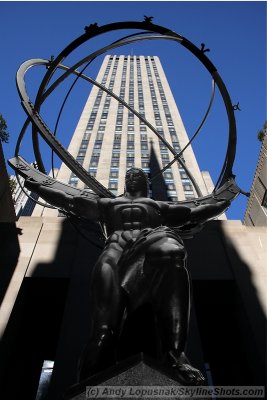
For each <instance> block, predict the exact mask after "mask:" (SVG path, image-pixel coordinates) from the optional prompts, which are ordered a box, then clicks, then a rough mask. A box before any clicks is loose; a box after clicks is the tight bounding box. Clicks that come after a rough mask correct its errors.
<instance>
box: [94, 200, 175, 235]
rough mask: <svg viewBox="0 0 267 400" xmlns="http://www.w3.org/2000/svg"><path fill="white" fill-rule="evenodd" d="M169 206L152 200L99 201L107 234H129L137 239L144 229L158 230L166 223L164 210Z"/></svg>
mask: <svg viewBox="0 0 267 400" xmlns="http://www.w3.org/2000/svg"><path fill="white" fill-rule="evenodd" d="M167 207H168V206H167V205H166V204H164V203H161V202H156V201H154V200H152V199H150V198H146V197H141V198H138V199H133V200H132V199H129V198H127V197H118V198H116V199H101V200H99V208H100V213H101V216H102V219H103V222H104V223H105V225H106V229H107V233H108V235H110V234H111V233H114V232H116V233H119V232H129V234H131V237H132V238H134V237H136V236H137V235H138V234H139V233H140V231H141V230H142V229H144V228H156V227H158V226H160V225H162V224H163V223H164V217H163V215H164V210H165V208H167Z"/></svg>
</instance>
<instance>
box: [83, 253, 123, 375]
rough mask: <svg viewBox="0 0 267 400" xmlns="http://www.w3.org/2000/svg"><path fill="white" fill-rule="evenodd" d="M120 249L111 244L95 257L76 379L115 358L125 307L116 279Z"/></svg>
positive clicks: (91, 373) (99, 369) (98, 368)
mask: <svg viewBox="0 0 267 400" xmlns="http://www.w3.org/2000/svg"><path fill="white" fill-rule="evenodd" d="M120 255H121V252H120V251H119V250H118V249H116V246H111V248H109V249H108V250H105V251H104V253H103V254H102V255H101V256H100V258H99V260H98V261H97V263H96V265H95V268H94V273H93V278H92V304H93V321H92V322H93V325H92V335H91V338H90V341H89V343H88V345H87V346H86V348H85V350H84V352H83V354H82V357H81V360H80V365H79V378H78V379H79V381H81V380H83V379H85V378H87V377H88V376H90V375H93V374H95V373H97V372H99V371H101V370H103V369H105V368H107V367H108V366H110V365H112V364H113V363H114V362H115V348H116V342H117V338H118V335H119V330H120V324H121V321H122V317H123V312H124V309H125V305H124V304H125V302H124V298H123V293H122V289H121V287H120V284H119V280H118V271H117V262H118V259H119V257H120Z"/></svg>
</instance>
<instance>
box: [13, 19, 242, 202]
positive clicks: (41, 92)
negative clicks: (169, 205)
mask: <svg viewBox="0 0 267 400" xmlns="http://www.w3.org/2000/svg"><path fill="white" fill-rule="evenodd" d="M151 20H152V17H149V18H148V17H145V20H144V21H143V22H132V21H127V22H116V23H111V24H107V25H103V26H98V25H97V24H96V23H94V24H91V25H90V26H88V27H85V33H84V34H83V35H81V36H79V37H78V38H76V39H75V40H74V41H73V42H71V43H70V44H69V45H68V46H67V47H66V48H65V49H64V50H62V52H61V53H60V54H59V55H58V56H57V57H55V58H54V59H51V60H45V59H31V60H28V61H26V62H24V63H23V64H22V65H21V66H20V68H19V70H18V72H17V88H18V92H19V95H20V97H21V101H22V106H23V108H24V110H25V112H26V114H27V120H26V121H25V123H24V126H23V128H22V130H21V133H20V135H19V138H18V142H17V145H16V149H15V156H14V158H12V159H11V160H9V164H10V166H11V167H12V168H14V169H15V171H16V174H19V175H21V176H22V177H23V178H31V179H33V180H35V181H37V182H39V183H40V184H42V185H49V186H52V187H53V188H55V189H59V190H63V191H64V192H65V193H67V194H69V195H74V196H76V195H79V194H81V193H82V195H83V196H94V195H97V196H100V197H114V194H113V193H112V192H110V191H109V190H108V189H107V188H105V187H104V186H103V185H102V184H101V183H100V182H98V181H97V180H96V179H95V178H94V177H93V176H91V175H90V173H89V172H88V171H86V170H85V169H84V168H83V167H82V165H81V164H80V163H78V162H77V161H76V160H75V159H74V157H73V156H72V155H71V154H70V153H69V152H68V151H67V150H66V149H65V148H64V147H63V146H62V145H61V143H60V142H59V140H58V139H57V138H56V135H55V132H52V131H51V130H50V129H49V127H48V126H47V125H46V123H45V122H44V121H43V119H42V118H41V116H40V110H41V107H42V105H43V103H44V102H45V100H46V99H47V98H48V97H49V96H50V95H51V94H52V93H53V92H54V90H55V89H56V88H57V87H58V86H59V85H60V84H61V83H62V82H63V81H64V80H65V79H67V78H68V77H69V76H70V75H71V74H74V75H75V76H76V77H77V79H78V78H80V79H84V80H85V81H88V82H90V83H91V84H93V85H95V86H97V87H98V88H100V89H101V90H103V91H104V92H106V93H107V94H108V95H110V96H111V97H113V98H114V99H116V100H117V101H118V102H119V103H121V104H123V105H124V107H126V108H127V109H129V110H130V111H131V112H132V113H133V114H134V115H136V116H137V117H138V118H139V119H140V120H141V121H143V122H144V124H145V125H146V126H147V127H148V128H149V129H150V130H151V131H152V132H153V133H154V134H155V135H156V136H157V137H158V138H159V139H160V140H161V141H162V142H163V143H164V144H165V146H166V147H167V148H168V149H169V151H170V152H171V153H172V154H173V160H172V161H171V162H170V163H169V164H168V165H167V166H166V167H164V168H163V169H162V170H161V171H160V173H163V172H164V170H165V169H166V168H168V167H170V165H171V164H172V163H174V162H178V163H180V165H182V167H183V168H184V170H185V171H186V173H187V175H188V177H189V179H190V180H191V182H192V184H193V186H194V188H195V190H196V193H197V197H195V198H193V199H190V200H184V201H179V202H178V203H181V204H186V205H187V206H189V207H191V208H192V207H196V206H198V205H200V204H205V203H216V202H217V201H221V200H223V199H225V200H230V201H232V200H233V199H234V198H235V197H236V196H237V195H238V194H239V193H240V192H242V191H241V189H240V188H238V186H237V185H236V183H235V180H234V175H233V172H232V168H233V163H234V159H235V152H236V123H235V115H234V111H235V106H233V105H232V103H231V99H230V96H229V93H228V91H227V89H226V87H225V84H224V82H223V80H222V79H221V77H220V75H219V73H218V72H217V70H216V68H215V66H214V65H213V64H212V62H211V61H210V60H209V59H208V57H207V56H206V52H207V50H206V49H205V46H204V44H201V48H200V49H199V48H198V47H196V46H195V45H194V44H193V43H191V42H190V41H189V40H187V39H186V38H185V37H183V36H181V35H179V34H177V33H176V32H174V31H172V30H170V29H168V28H165V27H163V26H159V25H155V24H153V23H152V22H151ZM118 30H138V32H137V33H131V34H129V35H128V36H125V37H122V38H121V39H119V40H117V41H115V42H113V43H111V44H109V45H107V46H105V47H103V48H101V49H99V50H97V51H95V52H93V53H91V54H89V55H87V56H86V57H85V58H83V59H81V60H79V61H78V62H77V63H76V64H75V65H73V66H71V67H68V66H66V65H64V64H63V62H64V59H65V58H66V57H67V56H69V55H70V54H71V53H72V52H74V51H75V50H76V49H77V48H78V47H79V46H81V45H82V44H84V43H85V42H87V41H89V40H90V39H92V38H94V37H96V36H98V35H103V34H105V33H108V32H112V31H118ZM144 40H168V41H174V42H176V43H177V44H179V45H182V46H184V47H185V48H186V49H187V50H188V51H189V52H191V53H192V54H193V55H194V56H195V57H197V59H198V60H199V61H200V62H201V63H202V64H203V66H204V67H205V68H206V69H207V70H208V72H209V74H210V75H211V78H212V94H211V99H210V103H209V106H208V109H207V112H206V114H205V116H204V118H203V120H202V122H201V124H200V126H199V128H198V129H197V131H196V132H195V134H194V135H193V136H192V138H191V140H190V141H189V143H188V144H187V145H186V146H185V147H184V149H182V150H181V151H180V152H179V153H177V152H176V151H175V150H174V149H173V147H172V146H171V145H170V144H169V143H168V142H167V141H166V140H165V139H164V138H163V137H162V136H161V135H160V134H159V132H158V131H157V129H156V128H155V127H154V126H152V125H151V124H150V123H149V122H148V121H147V120H146V119H145V117H144V116H142V115H140V113H139V112H138V111H136V110H135V109H134V108H132V107H131V106H129V104H127V103H126V102H125V101H124V100H123V99H122V98H120V97H118V96H117V95H116V94H114V93H113V92H112V91H111V90H109V89H108V88H106V87H105V86H103V85H102V84H101V83H99V82H97V81H96V80H94V79H92V78H90V77H89V76H87V75H85V74H84V73H83V71H84V70H85V68H87V67H88V65H89V64H90V63H91V62H92V61H93V60H94V59H95V58H96V57H98V56H100V55H102V54H104V53H105V52H107V51H109V50H112V49H115V48H117V47H121V46H123V45H127V44H131V43H136V42H139V41H144ZM36 66H46V73H45V75H44V77H43V79H42V81H41V84H40V86H39V89H38V93H37V96H36V99H35V101H34V102H33V101H32V100H31V99H30V98H29V96H28V93H27V90H26V85H25V80H24V79H25V75H26V73H27V70H28V69H29V68H30V67H36ZM79 67H82V70H81V71H78V68H79ZM58 70H61V71H63V72H62V74H61V75H60V77H59V78H57V79H55V81H54V82H53V83H51V85H50V86H49V83H50V81H51V78H52V77H53V75H54V74H55V72H58ZM215 87H217V89H218V90H219V93H220V95H221V97H222V99H223V103H224V106H225V109H226V113H227V118H228V145H227V151H226V156H225V160H224V163H223V166H222V169H221V172H220V175H219V178H218V181H217V183H216V185H215V188H214V191H213V193H212V194H210V195H208V196H203V195H202V194H201V192H200V189H199V187H198V185H197V183H196V181H195V179H194V177H193V176H192V174H191V173H190V171H189V170H188V168H187V167H186V165H185V163H184V161H183V158H182V155H183V152H184V151H185V149H186V148H187V147H188V146H189V145H190V144H191V143H192V141H193V139H194V138H195V137H196V135H197V134H198V132H199V131H200V129H201V128H202V126H203V124H204V122H205V120H206V118H207V115H208V113H209V110H210V108H211V105H212V102H213V98H214V90H215ZM30 123H31V124H32V142H33V149H34V155H35V160H36V163H37V166H38V169H35V168H33V167H32V166H31V165H30V164H29V163H28V162H27V161H25V160H24V159H23V158H22V157H21V156H20V155H19V149H20V145H21V142H22V139H23V137H24V135H25V132H26V129H27V127H28V126H29V124H30ZM39 135H41V136H42V138H43V139H44V140H45V141H46V143H47V144H48V145H49V146H50V147H51V148H52V150H53V152H55V153H56V154H57V155H58V157H59V158H60V159H61V160H62V162H63V163H65V164H66V165H67V166H68V167H69V168H70V170H71V171H72V172H73V173H74V174H75V175H76V176H77V177H78V178H79V179H80V180H81V181H82V182H84V183H85V185H86V186H87V187H88V188H89V189H91V190H88V189H84V190H80V189H77V188H74V187H72V186H70V185H67V184H64V183H61V182H59V181H57V180H55V179H53V178H50V177H48V176H47V175H46V171H45V168H44V164H43V160H42V155H41V151H40V148H39ZM17 176H18V175H17ZM154 178H155V176H154V177H151V180H153V179H154ZM91 191H93V192H94V193H92V192H91ZM36 202H37V203H39V204H42V205H44V204H43V203H41V202H39V201H36ZM46 206H48V205H47V204H46ZM48 207H49V206H48ZM51 207H52V206H51Z"/></svg>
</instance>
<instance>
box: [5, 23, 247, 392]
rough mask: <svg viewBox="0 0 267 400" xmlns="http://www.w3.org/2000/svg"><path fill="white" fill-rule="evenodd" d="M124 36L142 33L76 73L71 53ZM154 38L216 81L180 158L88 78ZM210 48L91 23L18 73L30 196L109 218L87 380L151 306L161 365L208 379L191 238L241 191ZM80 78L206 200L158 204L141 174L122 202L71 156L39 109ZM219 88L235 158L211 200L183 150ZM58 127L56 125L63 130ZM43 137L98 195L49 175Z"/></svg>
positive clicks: (20, 168) (229, 157)
mask: <svg viewBox="0 0 267 400" xmlns="http://www.w3.org/2000/svg"><path fill="white" fill-rule="evenodd" d="M120 29H123V30H125V29H131V30H135V31H136V30H139V31H140V30H141V31H140V32H139V33H138V34H137V33H136V32H135V33H132V34H130V35H128V36H125V37H123V38H121V39H120V40H116V41H114V42H113V43H111V44H110V45H108V46H105V47H103V48H102V49H99V50H98V51H94V52H93V53H91V54H89V55H88V54H87V55H86V57H84V58H82V59H80V60H79V61H78V62H76V63H75V65H73V66H71V67H68V66H66V65H64V64H62V62H63V60H64V59H65V58H66V57H67V56H69V55H70V54H71V53H72V52H73V51H74V50H76V49H77V48H78V47H79V46H81V45H82V44H83V43H85V42H86V41H88V40H90V39H92V38H94V37H96V36H98V35H101V34H104V33H106V32H112V31H117V30H120ZM146 39H149V40H158V39H164V40H171V41H172V42H176V43H178V44H179V45H182V46H184V47H185V48H186V49H187V50H189V51H190V52H191V53H192V54H193V55H194V56H196V57H197V58H198V60H199V61H200V62H201V63H202V64H203V65H204V67H205V68H206V69H207V71H208V72H209V74H210V75H211V77H212V88H213V89H212V95H211V100H210V104H209V106H208V110H207V112H206V114H205V116H204V118H203V121H202V122H201V124H200V125H199V128H198V129H197V130H196V132H195V134H193V135H192V137H191V139H190V141H189V142H188V144H187V145H186V146H185V147H184V148H183V149H182V150H181V151H180V152H179V153H177V152H176V151H175V150H174V148H173V147H172V146H171V145H170V144H169V143H168V142H167V141H166V139H165V138H164V136H162V135H161V134H160V133H159V132H158V131H157V129H156V128H155V127H153V126H152V125H151V123H149V122H148V121H147V120H146V118H145V117H144V115H143V114H142V115H141V114H140V113H139V112H138V111H137V110H135V109H134V108H133V107H131V106H130V105H129V104H127V103H126V102H125V101H124V99H122V98H120V97H118V96H117V95H116V94H115V93H114V92H112V91H111V90H110V89H108V88H107V87H105V86H104V85H103V84H101V83H99V82H97V81H95V80H94V79H92V78H90V77H89V76H87V75H85V74H84V70H85V68H87V67H88V66H89V65H90V63H91V62H92V61H93V60H94V59H95V58H96V57H98V56H100V55H102V54H104V53H105V52H106V51H108V50H113V49H115V48H117V47H120V46H123V45H127V44H130V43H134V42H138V41H142V40H146ZM207 51H208V50H205V45H204V44H203V43H202V44H201V48H197V47H196V46H195V45H194V44H193V43H191V42H190V41H188V40H187V39H186V38H184V37H183V36H181V35H179V34H177V33H175V32H173V31H171V30H170V29H168V28H166V27H162V26H159V25H155V24H153V23H152V17H145V19H144V21H142V22H131V21H130V22H118V23H112V24H108V25H103V26H101V27H100V26H98V25H97V24H96V23H95V24H91V25H90V26H88V27H85V33H84V34H83V35H81V36H80V37H78V38H77V39H75V40H74V41H73V42H72V43H70V44H69V45H68V46H67V47H66V48H65V49H63V50H62V52H61V53H60V54H59V55H58V56H57V57H54V58H53V59H51V60H44V59H33V60H28V61H26V62H25V63H23V64H22V65H21V67H20V68H19V70H18V73H17V87H18V91H19V95H20V97H21V100H22V105H23V107H24V109H25V112H26V114H27V120H26V122H25V124H24V126H23V128H22V130H21V133H20V135H19V138H18V142H17V146H16V150H15V157H14V158H13V159H11V160H9V164H10V165H11V166H12V168H14V169H15V171H16V173H17V174H19V175H21V176H22V177H23V178H24V179H25V186H26V187H27V188H28V189H31V190H32V191H34V192H36V193H38V194H39V195H40V196H41V197H42V198H43V199H44V200H45V201H47V202H48V203H49V204H44V203H41V202H39V201H36V200H35V201H36V202H37V203H38V204H41V205H45V206H48V207H57V208H59V209H61V210H64V212H65V213H66V215H76V216H78V217H80V218H82V217H83V218H85V219H87V220H90V221H100V222H101V224H103V225H104V226H105V229H106V232H107V240H106V242H105V247H104V249H103V252H102V254H101V255H100V257H99V259H98V261H97V263H96V265H95V267H94V273H93V278H92V295H93V304H94V315H93V331H92V337H91V338H90V340H89V342H88V345H87V347H86V349H85V351H84V353H83V355H82V357H81V360H80V367H79V380H83V379H85V378H87V377H88V376H89V375H92V374H94V373H96V372H98V371H100V370H102V369H103V368H105V366H106V365H107V363H108V359H107V355H108V354H110V353H112V351H111V352H110V350H114V349H116V346H117V341H118V336H119V332H120V329H121V323H122V321H123V315H124V312H125V310H127V312H131V311H134V310H136V309H137V308H138V307H140V306H141V305H142V304H144V303H146V302H149V303H150V304H151V306H152V309H153V312H154V315H155V317H156V321H157V329H158V333H159V337H160V345H161V351H160V358H161V360H162V361H163V362H165V363H166V364H167V365H169V366H171V367H172V368H173V370H174V371H175V372H176V374H177V376H178V377H179V379H180V381H181V382H183V383H184V384H189V385H199V384H202V383H203V382H204V377H203V375H202V374H201V372H200V371H198V370H197V369H195V368H194V367H192V366H191V365H190V362H189V361H188V359H187V358H186V356H185V352H184V350H185V345H186V340H187V332H188V322H189V313H190V286H191V285H190V275H189V272H188V270H187V265H186V259H187V255H186V249H185V247H184V243H183V237H186V235H189V236H191V237H193V236H194V234H195V233H196V232H197V231H198V230H199V229H200V227H201V226H203V224H204V223H205V222H206V221H208V220H210V219H212V218H214V217H216V216H218V215H219V214H221V213H223V212H224V211H225V210H226V209H227V208H228V206H229V205H230V203H231V201H232V200H233V199H234V198H235V197H236V196H237V195H238V194H239V193H240V192H241V190H240V188H238V186H237V185H236V183H235V180H234V175H233V173H232V167H233V163H234V158H235V149H236V126H235V116H234V111H235V107H234V106H233V105H232V103H231V100H230V96H229V94H228V91H227V89H226V87H225V85H224V83H223V81H222V79H221V77H220V75H219V74H218V72H217V70H216V68H215V66H214V65H213V64H212V63H211V61H210V60H209V59H208V58H207V56H206V52H207ZM40 65H41V66H45V67H46V72H45V75H44V77H43V80H42V82H41V84H40V87H39V90H38V93H37V96H36V100H35V102H34V103H33V102H31V100H30V98H29V96H28V93H27V90H26V84H25V79H24V78H25V75H26V73H27V71H28V70H29V68H30V67H33V66H34V67H36V66H40ZM81 66H83V67H84V68H83V69H82V70H81V72H79V71H78V68H79V67H81ZM59 71H63V73H62V75H61V76H60V77H57V76H56V79H55V80H54V81H53V82H52V83H51V84H50V86H49V83H50V82H51V78H52V77H53V76H54V74H55V72H59ZM72 74H74V75H75V76H76V77H77V79H78V78H81V79H83V80H85V81H87V82H90V83H91V84H93V85H95V86H97V87H98V88H99V89H101V90H102V91H103V92H105V93H106V94H107V95H109V96H111V97H112V98H114V99H116V100H117V101H118V102H119V103H120V104H123V106H124V107H126V108H127V109H128V110H129V111H130V112H132V113H133V114H134V115H135V116H136V117H138V118H139V119H140V120H141V121H142V122H143V123H144V124H145V125H146V126H147V128H148V129H150V131H151V132H153V133H154V134H155V135H156V136H157V137H158V138H159V139H160V140H161V141H162V142H163V143H164V145H165V146H166V147H167V148H168V150H169V151H170V153H172V154H173V156H174V157H173V160H172V161H171V162H170V163H168V165H166V166H165V167H164V168H163V169H162V170H161V171H160V172H161V173H163V172H164V171H165V170H166V169H167V168H169V167H170V166H171V164H173V163H174V162H178V163H179V164H180V165H181V166H182V168H183V169H184V171H185V172H186V174H187V176H188V178H189V179H190V181H191V183H192V185H193V186H194V188H195V192H196V195H197V197H195V198H193V199H190V200H184V201H178V202H173V203H171V202H167V201H166V202H164V201H163V202H162V201H156V200H153V199H151V198H149V197H148V182H147V178H146V175H145V173H144V172H143V171H142V170H141V169H137V168H133V169H130V170H129V171H127V172H126V178H125V193H124V194H123V195H122V196H118V197H115V196H114V194H113V193H112V192H110V191H109V190H108V189H107V188H105V187H104V186H103V185H102V184H101V183H100V182H98V181H97V180H96V179H95V178H94V177H93V176H91V175H90V174H89V172H88V171H86V170H85V169H84V168H83V166H82V165H81V164H79V163H78V161H77V160H75V159H74V157H73V156H72V155H71V154H70V153H69V152H68V151H67V150H66V149H64V147H63V146H62V145H61V143H60V142H59V141H58V139H57V138H56V137H55V133H56V132H54V133H53V132H52V131H51V130H50V129H49V128H48V126H47V125H46V124H45V122H44V121H43V119H42V117H41V115H40V109H41V106H42V104H43V103H44V102H45V100H46V99H47V98H48V97H49V96H50V95H51V94H52V93H53V91H54V90H55V89H56V88H57V87H58V85H60V83H62V82H63V81H64V80H65V79H66V78H68V77H69V76H71V75H72ZM215 85H216V87H217V88H218V90H219V93H220V95H221V96H222V99H223V103H224V105H225V108H226V115H227V117H228V123H229V129H228V134H229V138H228V147H227V154H226V157H225V161H224V164H223V167H222V170H221V173H220V175H219V178H218V181H217V183H216V185H215V188H214V190H213V192H212V193H211V194H210V195H208V196H203V195H202V194H201V191H200V189H199V187H198V185H197V183H196V181H195V179H194V177H193V176H192V174H191V172H190V171H189V169H188V168H187V166H186V164H185V162H184V160H183V152H184V151H185V149H186V148H187V147H188V146H189V145H190V144H191V143H192V141H193V140H194V138H195V137H196V136H197V134H198V133H199V131H200V129H201V128H202V126H203V124H204V122H205V120H206V118H207V116H208V114H209V111H210V108H211V105H212V102H213V98H214V89H215ZM69 93H70V91H69ZM69 93H68V94H69ZM65 100H66V98H65ZM65 100H64V102H63V104H64V103H65ZM61 111H62V110H61ZM61 111H60V113H59V117H60V115H61ZM59 117H58V121H59ZM58 121H57V124H56V125H58ZM30 123H32V137H33V149H34V157H35V160H36V164H37V165H38V170H36V169H34V168H33V167H32V166H31V165H30V164H29V163H27V162H26V161H25V160H24V159H23V158H22V157H21V156H20V155H19V149H20V145H21V142H22V139H23V137H24V134H25V132H26V129H27V127H28V125H29V124H30ZM38 134H41V136H42V137H43V139H44V140H45V141H46V143H47V144H48V145H49V146H50V147H51V148H52V150H53V151H54V152H55V153H56V154H57V155H58V157H59V158H60V159H61V160H62V162H64V163H65V164H66V165H67V166H68V167H69V168H70V170H71V171H72V172H73V173H74V174H75V175H76V176H77V178H79V179H80V180H81V181H82V182H83V183H84V184H85V185H86V186H87V187H88V188H89V189H90V190H88V189H84V190H80V189H78V188H75V187H71V186H70V185H67V184H64V183H61V182H58V181H56V180H55V179H53V178H50V177H48V176H47V175H46V171H45V168H44V164H43V161H42V157H41V151H40V148H39V139H38ZM155 178H156V176H154V177H151V179H152V180H153V179H155ZM92 191H93V193H92Z"/></svg>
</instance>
